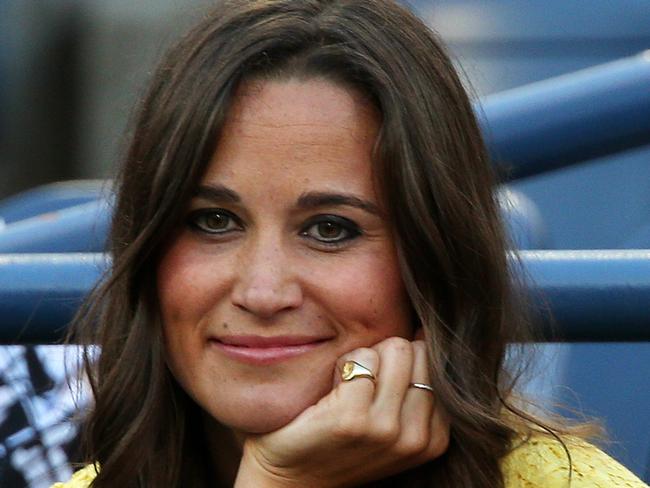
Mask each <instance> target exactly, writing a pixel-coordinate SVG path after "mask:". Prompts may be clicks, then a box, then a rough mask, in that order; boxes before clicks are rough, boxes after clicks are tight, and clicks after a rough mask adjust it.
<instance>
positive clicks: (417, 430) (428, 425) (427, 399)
mask: <svg viewBox="0 0 650 488" xmlns="http://www.w3.org/2000/svg"><path fill="white" fill-rule="evenodd" d="M410 383H422V384H425V385H428V384H429V383H430V379H429V367H428V361H427V351H426V346H425V344H424V342H422V341H415V342H413V371H412V375H411V378H410ZM434 405H435V397H434V395H433V394H432V393H431V392H430V391H427V390H423V389H419V388H413V387H411V388H409V389H408V390H407V392H406V395H405V397H404V403H403V405H402V412H401V424H402V438H401V439H400V443H401V446H399V449H400V450H402V451H403V452H404V453H405V454H409V453H410V454H420V453H422V452H423V451H425V450H426V449H427V446H428V445H429V440H430V437H431V435H433V430H432V417H433V415H434Z"/></svg>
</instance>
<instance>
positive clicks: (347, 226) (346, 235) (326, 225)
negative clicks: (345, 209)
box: [300, 215, 361, 246]
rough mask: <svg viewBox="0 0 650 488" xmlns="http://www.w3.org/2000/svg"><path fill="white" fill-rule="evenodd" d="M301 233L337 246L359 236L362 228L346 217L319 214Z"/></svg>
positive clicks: (322, 242)
mask: <svg viewBox="0 0 650 488" xmlns="http://www.w3.org/2000/svg"><path fill="white" fill-rule="evenodd" d="M300 235H302V236H303V237H308V238H310V239H313V240H314V241H316V242H317V243H320V244H324V245H328V246H336V245H342V244H344V243H345V242H347V241H350V240H352V239H354V238H355V237H358V236H359V235H361V230H360V229H359V226H358V225H357V224H355V223H354V222H352V221H351V220H349V219H346V218H344V217H340V216H338V215H319V216H317V217H316V218H314V219H312V220H311V221H310V222H308V223H307V224H306V226H305V227H304V229H303V230H302V231H301V232H300Z"/></svg>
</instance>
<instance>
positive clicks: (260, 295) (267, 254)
mask: <svg viewBox="0 0 650 488" xmlns="http://www.w3.org/2000/svg"><path fill="white" fill-rule="evenodd" d="M242 251H243V252H242V253H241V255H240V259H239V262H238V263H237V264H238V268H239V269H238V272H237V280H236V282H235V284H234V286H233V290H232V303H233V305H235V306H236V307H237V308H239V309H241V310H244V311H246V312H248V313H251V314H253V315H255V316H257V317H260V318H271V317H273V316H274V315H276V314H278V313H280V312H283V311H288V310H292V309H295V308H298V307H300V305H301V304H302V301H303V294H302V288H301V286H300V284H299V282H298V279H297V277H296V276H295V273H294V272H293V269H292V266H291V263H290V259H288V257H287V252H286V251H285V250H284V249H283V248H282V247H281V246H280V245H278V244H277V243H275V244H271V243H268V242H266V243H265V242H261V241H260V242H256V243H250V245H249V246H246V249H243V250H242Z"/></svg>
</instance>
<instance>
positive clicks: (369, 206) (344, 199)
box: [298, 192, 381, 216]
mask: <svg viewBox="0 0 650 488" xmlns="http://www.w3.org/2000/svg"><path fill="white" fill-rule="evenodd" d="M341 205H347V206H349V207H355V208H359V209H361V210H365V211H366V212H368V213H371V214H373V215H377V216H381V211H380V210H379V207H377V205H375V204H374V203H372V202H369V201H368V200H363V199H362V198H359V197H356V196H354V195H349V194H346V193H329V192H308V193H303V194H302V195H300V197H299V198H298V207H300V208H303V209H314V208H318V207H331V206H341Z"/></svg>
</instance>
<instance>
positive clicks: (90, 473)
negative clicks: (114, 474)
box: [51, 464, 97, 488]
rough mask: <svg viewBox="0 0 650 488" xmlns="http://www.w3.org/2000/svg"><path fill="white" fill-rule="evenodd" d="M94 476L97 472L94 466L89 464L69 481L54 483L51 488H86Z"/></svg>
mask: <svg viewBox="0 0 650 488" xmlns="http://www.w3.org/2000/svg"><path fill="white" fill-rule="evenodd" d="M95 476H97V470H96V468H95V466H94V465H92V464H89V465H88V466H86V467H84V468H82V469H80V470H79V471H77V472H76V473H75V474H73V475H72V478H71V479H70V481H67V482H65V483H55V484H53V485H52V487H51V488H87V487H89V486H90V483H91V482H92V481H93V480H94V479H95Z"/></svg>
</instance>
